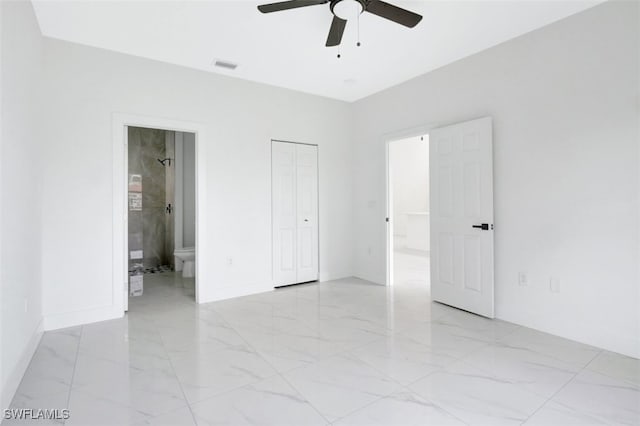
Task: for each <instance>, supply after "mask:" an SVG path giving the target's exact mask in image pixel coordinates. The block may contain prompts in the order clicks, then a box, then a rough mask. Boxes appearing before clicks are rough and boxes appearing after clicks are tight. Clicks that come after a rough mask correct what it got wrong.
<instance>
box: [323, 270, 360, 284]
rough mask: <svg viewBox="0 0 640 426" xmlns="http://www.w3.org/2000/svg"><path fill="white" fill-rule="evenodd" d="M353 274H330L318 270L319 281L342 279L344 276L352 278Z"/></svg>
mask: <svg viewBox="0 0 640 426" xmlns="http://www.w3.org/2000/svg"><path fill="white" fill-rule="evenodd" d="M353 277H354V276H353V275H351V274H346V275H332V274H331V273H329V272H320V278H319V279H318V281H319V282H321V283H323V282H325V281H335V280H342V279H344V278H353Z"/></svg>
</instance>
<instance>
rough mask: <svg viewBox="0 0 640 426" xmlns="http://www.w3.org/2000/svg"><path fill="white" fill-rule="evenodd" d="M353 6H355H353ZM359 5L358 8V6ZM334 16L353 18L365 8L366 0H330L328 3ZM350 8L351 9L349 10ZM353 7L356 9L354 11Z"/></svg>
mask: <svg viewBox="0 0 640 426" xmlns="http://www.w3.org/2000/svg"><path fill="white" fill-rule="evenodd" d="M354 6H355V7H354ZM358 6H359V8H358ZM329 7H330V8H331V13H333V15H334V16H336V17H338V18H340V19H344V20H345V21H346V20H348V19H350V18H355V17H357V16H358V15H359V14H361V13H362V12H364V11H365V10H366V8H367V1H366V0H331V4H330V5H329ZM350 9H351V10H350ZM353 9H356V11H354V10H353Z"/></svg>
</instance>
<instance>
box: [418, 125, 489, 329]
mask: <svg viewBox="0 0 640 426" xmlns="http://www.w3.org/2000/svg"><path fill="white" fill-rule="evenodd" d="M429 137H430V148H429V150H430V151H429V153H430V160H431V164H430V166H431V167H430V170H431V171H430V179H431V201H430V206H431V296H432V298H433V300H435V301H438V302H442V303H445V304H447V305H450V306H453V307H456V308H460V309H464V310H466V311H469V312H473V313H476V314H479V315H483V316H485V317H489V318H493V317H494V289H493V286H494V283H493V138H492V121H491V118H490V117H486V118H481V119H478V120H473V121H468V122H465V123H459V124H454V125H452V126H447V127H442V128H439V129H435V130H432V131H431V132H430V133H429Z"/></svg>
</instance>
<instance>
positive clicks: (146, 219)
mask: <svg viewBox="0 0 640 426" xmlns="http://www.w3.org/2000/svg"><path fill="white" fill-rule="evenodd" d="M128 149H129V224H128V225H129V252H130V256H129V273H130V275H136V274H141V273H154V272H162V271H170V270H173V269H174V257H173V251H174V226H175V225H174V219H173V216H174V211H173V210H174V205H175V201H174V196H175V195H174V192H175V132H172V131H165V130H157V129H147V128H141V127H129V128H128Z"/></svg>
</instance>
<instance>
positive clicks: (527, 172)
mask: <svg viewBox="0 0 640 426" xmlns="http://www.w3.org/2000/svg"><path fill="white" fill-rule="evenodd" d="M638 15H639V14H638V3H637V2H608V3H605V4H603V5H600V6H596V7H595V8H592V9H589V10H587V11H585V12H583V13H580V14H578V15H574V16H572V17H569V18H567V19H565V20H562V21H560V22H557V23H554V24H552V25H550V26H548V27H545V28H542V29H540V30H537V31H534V32H532V33H529V34H526V35H524V36H522V37H519V38H517V39H514V40H511V41H508V42H506V43H504V44H502V45H499V46H497V47H494V48H491V49H489V50H486V51H484V52H481V53H479V54H477V55H474V56H472V57H469V58H466V59H464V60H461V61H459V62H456V63H454V64H451V65H448V66H446V67H443V68H441V69H439V70H436V71H433V72H431V73H429V74H426V75H423V76H421V77H418V78H416V79H414V80H411V81H409V82H407V83H404V84H402V85H399V86H397V87H394V88H391V89H389V90H386V91H384V92H381V93H379V94H376V95H373V96H371V97H369V98H366V99H364V100H362V101H359V102H357V103H356V104H355V113H356V139H355V140H356V146H355V151H354V159H355V170H354V177H355V178H354V185H355V186H354V196H355V210H356V212H355V214H356V220H355V222H354V223H355V226H356V239H355V242H356V246H355V247H356V248H355V250H356V251H355V262H356V273H357V275H358V276H360V277H362V278H365V279H369V280H372V281H376V282H379V283H382V282H384V279H385V270H384V268H385V258H384V257H385V223H384V217H385V207H384V197H385V176H384V174H385V164H384V161H385V154H384V152H385V150H384V143H385V139H386V138H387V137H386V136H385V135H387V134H393V133H394V132H398V131H402V130H404V129H410V128H416V127H421V126H424V127H425V128H427V127H429V126H430V125H431V126H438V125H444V124H449V123H455V122H460V121H465V120H469V119H473V118H478V117H482V116H492V117H493V119H494V138H495V139H494V167H495V168H494V176H495V184H494V185H495V186H494V187H495V224H496V230H495V273H496V274H495V280H496V313H497V316H498V317H499V318H502V319H505V320H509V321H513V322H515V323H519V324H523V325H526V326H530V327H533V328H537V329H540V330H544V331H547V332H550V333H554V334H558V335H561V336H565V337H568V338H571V339H575V340H578V341H582V342H587V343H590V344H594V345H597V346H600V347H605V348H608V349H611V350H614V351H618V352H622V353H625V354H629V355H634V356H636V357H638V356H640V318H639V315H640V314H639V312H640V309H638V307H639V306H640V295H639V291H640V285H639V276H638V264H637V262H638V259H639V252H638V251H639V248H638V243H639V241H638V235H639V234H638V227H639V211H638V198H639V185H638V164H639V162H638V158H639V157H638V146H639V134H638V119H639V113H638V108H639V75H640V69H639V65H638V64H639V57H638V55H639V50H640V49H639V47H640V46H639V45H638V43H639V38H640V37H639V34H638ZM425 54H428V53H425ZM414 134H415V133H414ZM369 249H371V254H368V251H369ZM519 271H523V272H526V273H527V274H528V275H529V285H528V286H526V287H521V286H518V272H519ZM551 276H554V277H557V278H558V279H560V280H561V290H560V293H558V294H554V293H551V292H550V291H549V279H550V277H551Z"/></svg>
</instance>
